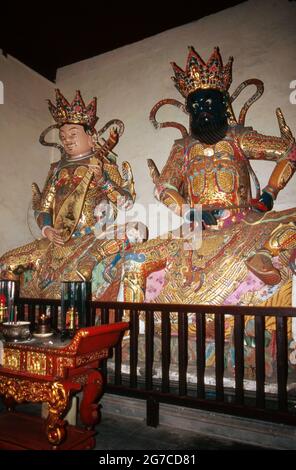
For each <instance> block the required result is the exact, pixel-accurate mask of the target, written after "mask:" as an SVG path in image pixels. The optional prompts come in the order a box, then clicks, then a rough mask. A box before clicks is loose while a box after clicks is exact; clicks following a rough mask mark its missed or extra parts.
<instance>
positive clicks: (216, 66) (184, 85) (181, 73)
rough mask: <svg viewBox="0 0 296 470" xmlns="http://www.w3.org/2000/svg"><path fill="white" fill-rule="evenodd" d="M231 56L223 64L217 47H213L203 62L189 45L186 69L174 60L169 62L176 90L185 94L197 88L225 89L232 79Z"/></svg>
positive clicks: (185, 95)
mask: <svg viewBox="0 0 296 470" xmlns="http://www.w3.org/2000/svg"><path fill="white" fill-rule="evenodd" d="M232 62H233V57H229V60H228V62H227V64H226V65H225V66H223V62H222V58H221V55H220V52H219V48H218V47H215V48H214V52H213V53H212V54H211V56H210V58H209V59H208V61H207V62H206V63H205V62H204V61H203V59H202V58H201V57H200V56H199V55H198V54H197V52H196V51H195V50H194V48H193V47H192V46H190V47H189V54H188V57H187V64H186V69H185V70H182V69H181V68H180V67H179V66H178V65H177V64H176V63H175V62H171V65H172V67H173V70H174V73H175V76H174V77H172V80H173V81H174V82H175V87H176V88H177V90H178V91H179V92H180V93H181V94H182V95H183V96H184V98H187V96H188V95H189V94H190V93H192V92H193V91H195V90H198V89H207V88H211V89H215V90H220V91H222V92H223V91H227V90H228V88H229V87H230V84H231V81H232Z"/></svg>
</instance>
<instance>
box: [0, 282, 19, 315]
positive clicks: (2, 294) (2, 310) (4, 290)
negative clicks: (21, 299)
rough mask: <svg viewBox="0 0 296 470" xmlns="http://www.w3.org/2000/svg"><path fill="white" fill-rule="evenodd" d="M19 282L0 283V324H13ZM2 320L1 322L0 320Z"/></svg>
mask: <svg viewBox="0 0 296 470" xmlns="http://www.w3.org/2000/svg"><path fill="white" fill-rule="evenodd" d="M18 296H19V281H0V322H5V321H8V322H15V321H16V318H15V312H16V302H17V299H18ZM1 318H2V320H1Z"/></svg>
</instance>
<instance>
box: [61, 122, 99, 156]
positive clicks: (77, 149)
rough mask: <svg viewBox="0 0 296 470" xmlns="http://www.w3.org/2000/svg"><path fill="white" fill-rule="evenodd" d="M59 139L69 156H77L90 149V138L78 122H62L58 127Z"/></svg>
mask: <svg viewBox="0 0 296 470" xmlns="http://www.w3.org/2000/svg"><path fill="white" fill-rule="evenodd" d="M59 137H60V140H61V142H62V144H63V147H64V149H65V151H66V153H67V154H68V155H69V156H70V157H77V156H78V155H83V154H86V153H88V152H90V151H91V149H92V138H91V136H90V135H89V134H87V133H86V132H85V130H84V128H83V126H81V125H79V124H64V125H63V126H62V127H61V128H60V133H59Z"/></svg>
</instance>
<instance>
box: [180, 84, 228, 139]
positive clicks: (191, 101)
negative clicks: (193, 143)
mask: <svg viewBox="0 0 296 470" xmlns="http://www.w3.org/2000/svg"><path fill="white" fill-rule="evenodd" d="M187 111H188V113H189V114H190V118H191V119H190V124H191V132H192V134H193V135H194V137H196V138H197V139H199V140H200V141H201V142H205V143H214V142H215V141H216V142H217V141H218V140H221V138H223V137H224V136H225V134H226V131H227V127H228V125H227V114H226V113H227V105H226V97H225V95H224V94H223V93H222V92H221V91H219V90H211V89H208V90H196V91H195V92H193V93H191V94H190V95H189V96H188V98H187Z"/></svg>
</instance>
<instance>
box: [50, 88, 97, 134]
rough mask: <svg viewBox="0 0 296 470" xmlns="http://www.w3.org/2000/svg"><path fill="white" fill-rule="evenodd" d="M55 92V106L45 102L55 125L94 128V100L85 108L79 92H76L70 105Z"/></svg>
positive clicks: (60, 94)
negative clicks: (80, 125) (82, 125)
mask: <svg viewBox="0 0 296 470" xmlns="http://www.w3.org/2000/svg"><path fill="white" fill-rule="evenodd" d="M55 92H56V106H55V105H54V104H52V102H51V101H50V100H47V102H48V109H49V111H50V113H51V115H52V117H53V118H54V120H55V122H56V123H57V124H59V125H63V124H85V125H87V126H89V127H90V128H91V129H93V128H94V127H95V125H96V122H97V120H98V117H97V116H96V113H97V99H96V98H93V99H92V100H91V102H90V103H89V104H88V105H87V106H85V103H84V101H83V99H82V96H81V94H80V91H79V90H77V91H76V95H75V98H74V99H73V101H72V103H71V104H70V103H69V102H68V100H66V98H65V97H64V96H63V95H62V93H61V92H60V90H59V89H56V90H55Z"/></svg>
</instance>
